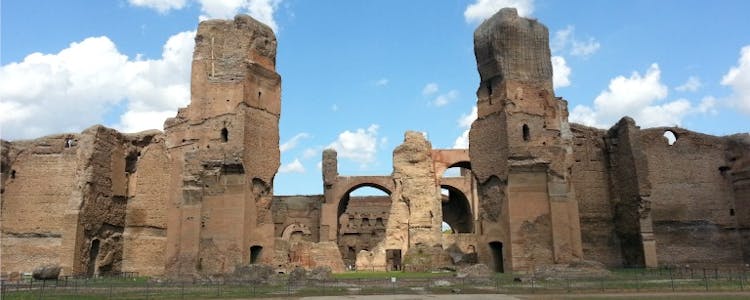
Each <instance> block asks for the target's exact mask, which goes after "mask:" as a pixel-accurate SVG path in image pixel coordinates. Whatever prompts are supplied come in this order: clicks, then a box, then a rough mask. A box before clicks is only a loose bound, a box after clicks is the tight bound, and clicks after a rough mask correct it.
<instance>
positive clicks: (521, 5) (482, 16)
mask: <svg viewBox="0 0 750 300" xmlns="http://www.w3.org/2000/svg"><path fill="white" fill-rule="evenodd" d="M503 7H515V8H516V10H518V15H519V16H522V17H528V16H530V15H531V14H532V13H533V12H534V0H477V1H476V2H474V3H472V4H469V6H467V7H466V10H464V19H465V20H466V22H467V23H480V22H482V21H484V20H486V19H489V18H490V17H492V15H494V14H495V13H496V12H498V11H499V10H500V9H502V8H503Z"/></svg>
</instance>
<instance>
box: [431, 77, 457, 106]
mask: <svg viewBox="0 0 750 300" xmlns="http://www.w3.org/2000/svg"><path fill="white" fill-rule="evenodd" d="M439 91H440V86H439V85H438V84H437V83H434V82H430V83H428V84H426V85H425V86H424V87H423V88H422V96H424V97H425V98H426V97H432V96H434V95H435V94H437V93H438V92H439ZM458 96H459V93H458V90H450V91H448V92H445V93H442V94H439V95H437V96H435V98H433V99H432V100H430V102H428V105H432V106H437V107H441V106H445V105H447V104H448V103H450V102H452V101H453V100H456V99H458Z"/></svg>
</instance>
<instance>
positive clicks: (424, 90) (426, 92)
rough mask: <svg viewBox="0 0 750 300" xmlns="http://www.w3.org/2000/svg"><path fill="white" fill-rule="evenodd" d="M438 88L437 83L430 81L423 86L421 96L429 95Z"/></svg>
mask: <svg viewBox="0 0 750 300" xmlns="http://www.w3.org/2000/svg"><path fill="white" fill-rule="evenodd" d="M438 90H439V86H438V84H437V83H434V82H430V83H428V84H426V85H425V86H424V88H422V95H423V96H430V95H432V94H435V93H437V91H438Z"/></svg>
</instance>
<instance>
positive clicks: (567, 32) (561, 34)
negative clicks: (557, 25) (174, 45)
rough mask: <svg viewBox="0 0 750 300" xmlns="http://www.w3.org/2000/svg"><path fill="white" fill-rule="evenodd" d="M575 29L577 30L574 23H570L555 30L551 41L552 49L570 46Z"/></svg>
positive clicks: (553, 50)
mask: <svg viewBox="0 0 750 300" xmlns="http://www.w3.org/2000/svg"><path fill="white" fill-rule="evenodd" d="M573 30H575V28H574V27H573V25H568V26H566V27H565V28H563V29H560V30H558V31H555V35H554V36H553V37H552V40H550V41H549V47H550V51H552V52H560V51H563V49H565V47H567V46H568V43H569V42H570V39H571V38H572V35H573Z"/></svg>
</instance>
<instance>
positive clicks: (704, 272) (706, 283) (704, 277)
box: [703, 268, 708, 291]
mask: <svg viewBox="0 0 750 300" xmlns="http://www.w3.org/2000/svg"><path fill="white" fill-rule="evenodd" d="M703 284H704V285H705V286H706V291H708V277H707V276H706V268H703Z"/></svg>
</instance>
